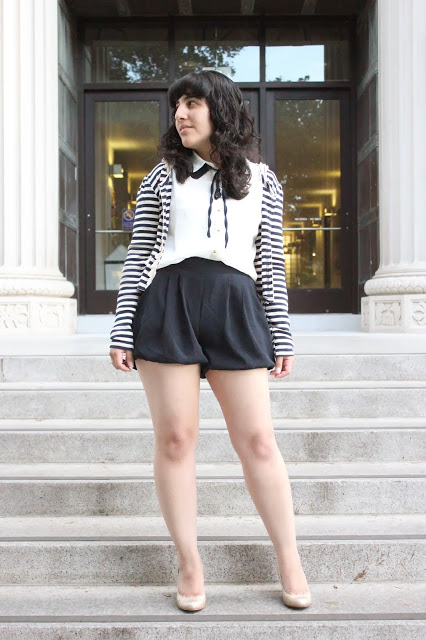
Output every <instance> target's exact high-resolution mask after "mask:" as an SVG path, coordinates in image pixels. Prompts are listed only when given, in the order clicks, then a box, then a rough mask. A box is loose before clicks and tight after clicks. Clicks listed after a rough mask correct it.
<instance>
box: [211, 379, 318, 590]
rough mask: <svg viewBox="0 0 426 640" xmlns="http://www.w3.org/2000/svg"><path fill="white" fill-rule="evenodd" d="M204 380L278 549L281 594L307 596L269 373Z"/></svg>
mask: <svg viewBox="0 0 426 640" xmlns="http://www.w3.org/2000/svg"><path fill="white" fill-rule="evenodd" d="M206 377H207V380H208V382H209V384H210V386H211V388H212V390H213V392H214V394H215V396H216V397H217V399H218V401H219V403H220V405H221V408H222V411H223V415H224V418H225V420H226V424H227V427H228V431H229V436H230V439H231V442H232V445H233V447H234V449H235V451H236V452H237V454H238V457H239V458H240V460H241V464H242V468H243V473H244V479H245V481H246V485H247V489H248V491H249V493H250V495H251V497H252V499H253V502H254V504H255V506H256V508H257V511H258V512H259V515H260V516H261V518H262V520H263V522H264V524H265V528H266V530H267V532H268V534H269V536H270V538H271V540H272V543H273V545H274V548H275V551H276V554H277V562H278V566H279V568H280V572H281V578H282V581H283V588H284V589H285V590H286V591H287V592H289V593H302V592H304V591H307V589H308V583H307V581H306V577H305V574H304V571H303V568H302V565H301V562H300V556H299V552H298V549H297V545H296V527H295V520H294V509H293V499H292V495H291V486H290V481H289V477H288V472H287V468H286V466H285V463H284V460H283V457H282V455H281V452H280V450H279V448H278V445H277V442H276V439H275V433H274V429H273V424H272V417H271V406H270V396H269V385H268V374H267V369H266V368H261V369H247V370H239V371H222V370H213V369H210V370H209V371H207V373H206Z"/></svg>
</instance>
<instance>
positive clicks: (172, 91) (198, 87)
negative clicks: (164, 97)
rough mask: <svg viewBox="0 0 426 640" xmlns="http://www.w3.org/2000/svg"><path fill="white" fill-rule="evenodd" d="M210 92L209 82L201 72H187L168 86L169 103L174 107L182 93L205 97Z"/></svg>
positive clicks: (194, 96)
mask: <svg viewBox="0 0 426 640" xmlns="http://www.w3.org/2000/svg"><path fill="white" fill-rule="evenodd" d="M210 92H211V84H210V82H209V81H208V80H207V78H206V77H205V76H204V75H203V74H198V73H196V72H195V73H189V74H188V75H186V76H183V77H182V78H178V79H177V80H175V81H174V82H173V84H172V85H171V86H170V88H169V104H170V107H171V108H172V109H175V108H176V102H177V101H178V100H179V98H180V97H181V96H183V95H186V96H188V97H189V98H206V97H207V96H208V95H209V93H210Z"/></svg>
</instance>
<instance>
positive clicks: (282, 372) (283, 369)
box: [269, 356, 294, 379]
mask: <svg viewBox="0 0 426 640" xmlns="http://www.w3.org/2000/svg"><path fill="white" fill-rule="evenodd" d="M293 362H294V356H278V357H277V358H276V360H275V369H272V371H270V372H269V373H270V375H271V376H275V379H277V378H285V376H288V375H289V373H290V372H291V369H292V367H293ZM277 369H278V371H277Z"/></svg>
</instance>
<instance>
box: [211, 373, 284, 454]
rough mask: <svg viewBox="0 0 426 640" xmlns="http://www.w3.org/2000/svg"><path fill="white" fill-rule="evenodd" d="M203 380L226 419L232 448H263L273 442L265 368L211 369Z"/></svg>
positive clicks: (238, 450) (240, 450)
mask: <svg viewBox="0 0 426 640" xmlns="http://www.w3.org/2000/svg"><path fill="white" fill-rule="evenodd" d="M206 378H207V380H208V382H209V384H210V386H211V388H212V390H213V393H214V394H215V396H216V398H217V400H218V402H219V404H220V406H221V409H222V412H223V416H224V418H225V422H226V425H227V428H228V432H229V437H230V439H231V442H232V444H233V446H234V448H235V450H236V451H237V452H238V453H239V452H243V451H244V450H245V449H247V447H248V448H249V449H253V448H256V445H257V444H259V445H260V448H262V447H263V446H264V445H265V443H266V442H270V443H272V442H273V441H275V433H274V426H273V422H272V416H271V401H270V396H269V379H268V371H267V369H266V368H258V369H244V370H236V371H225V370H217V369H210V370H208V371H206Z"/></svg>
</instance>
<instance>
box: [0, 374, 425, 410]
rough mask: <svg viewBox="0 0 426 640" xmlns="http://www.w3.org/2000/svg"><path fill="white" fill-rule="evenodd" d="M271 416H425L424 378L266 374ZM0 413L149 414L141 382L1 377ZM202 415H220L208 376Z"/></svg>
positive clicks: (202, 389)
mask: <svg viewBox="0 0 426 640" xmlns="http://www.w3.org/2000/svg"><path fill="white" fill-rule="evenodd" d="M269 388H270V400H271V414H272V417H273V418H283V417H286V418H338V417H345V418H380V417H383V416H389V417H401V418H407V417H413V418H414V417H419V418H422V417H423V418H424V417H425V416H426V381H422V380H418V381H386V382H384V381H382V382H381V381H357V382H347V381H345V382H339V381H336V382H303V383H301V382H288V381H284V380H270V382H269ZM0 394H1V397H2V403H1V405H0V419H22V418H33V419H34V418H36V419H37V418H42V419H52V418H53V419H56V418H98V419H104V418H109V419H111V418H121V419H128V418H149V417H150V412H149V407H148V402H147V399H146V396H145V392H144V390H143V388H142V385H141V383H140V381H139V382H127V383H118V382H112V383H106V382H105V383H101V382H86V383H82V382H61V383H59V382H32V383H28V382H21V383H18V382H4V383H1V384H0ZM199 405H200V417H201V418H222V417H223V413H222V411H221V408H220V405H219V402H218V401H217V399H216V397H215V395H214V393H213V391H212V390H211V389H210V386H209V385H208V383H207V382H205V381H203V382H202V383H200V402H199Z"/></svg>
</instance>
